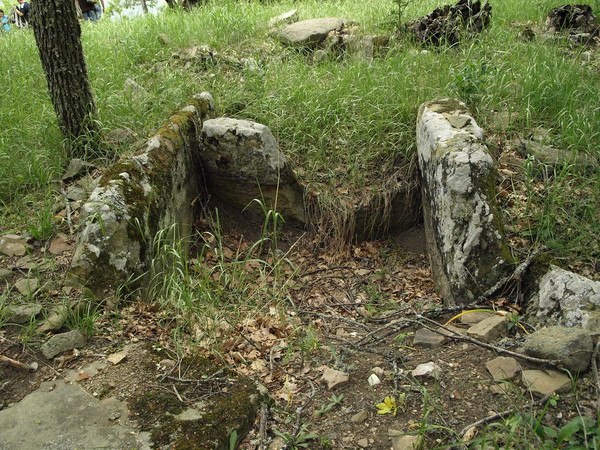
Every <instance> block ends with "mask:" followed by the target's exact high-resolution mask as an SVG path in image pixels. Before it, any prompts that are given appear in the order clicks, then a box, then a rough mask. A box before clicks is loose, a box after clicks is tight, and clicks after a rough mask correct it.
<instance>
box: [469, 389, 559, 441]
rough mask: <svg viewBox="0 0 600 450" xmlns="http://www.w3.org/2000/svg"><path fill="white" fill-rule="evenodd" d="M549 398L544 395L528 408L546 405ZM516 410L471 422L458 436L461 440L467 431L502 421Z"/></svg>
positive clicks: (512, 409) (514, 408) (508, 410)
mask: <svg viewBox="0 0 600 450" xmlns="http://www.w3.org/2000/svg"><path fill="white" fill-rule="evenodd" d="M550 397H551V394H549V395H546V396H544V397H543V398H541V399H539V400H536V401H535V402H532V403H531V404H530V407H534V406H537V405H542V404H544V403H546V402H547V401H548V399H549V398H550ZM517 410H519V408H518V407H516V406H515V407H512V408H509V409H507V410H506V411H502V412H501V413H498V414H494V415H493V416H488V417H484V418H483V419H480V420H478V421H477V422H473V423H471V424H469V425H467V426H466V427H464V428H463V429H462V430H460V432H459V433H458V435H459V436H460V437H461V439H462V438H463V437H464V436H465V434H466V433H467V431H469V430H470V429H471V428H475V427H478V426H480V425H485V424H486V423H490V422H493V421H494V420H498V419H504V418H505V417H506V416H509V415H511V414H513V413H514V412H515V411H517Z"/></svg>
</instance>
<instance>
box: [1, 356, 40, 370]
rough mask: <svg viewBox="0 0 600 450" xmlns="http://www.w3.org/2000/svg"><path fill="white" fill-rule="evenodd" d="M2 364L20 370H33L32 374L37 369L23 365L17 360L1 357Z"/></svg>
mask: <svg viewBox="0 0 600 450" xmlns="http://www.w3.org/2000/svg"><path fill="white" fill-rule="evenodd" d="M0 363H4V364H7V365H9V366H12V367H16V368H18V369H25V370H31V371H32V372H35V371H36V369H37V368H36V367H34V366H31V365H29V364H25V363H22V362H21V361H17V360H16V359H12V358H9V357H8V356H4V355H0Z"/></svg>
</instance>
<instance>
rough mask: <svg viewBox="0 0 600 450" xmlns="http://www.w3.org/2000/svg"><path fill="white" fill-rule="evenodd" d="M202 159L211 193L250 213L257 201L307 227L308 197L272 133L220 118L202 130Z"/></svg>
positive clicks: (236, 120) (234, 120) (252, 125)
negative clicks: (305, 208)
mask: <svg viewBox="0 0 600 450" xmlns="http://www.w3.org/2000/svg"><path fill="white" fill-rule="evenodd" d="M199 154H200V159H201V161H202V168H203V170H204V176H205V177H206V184H207V186H208V189H209V191H211V192H212V193H213V195H215V196H217V197H219V198H220V199H221V200H223V201H225V202H227V203H228V204H229V205H231V206H234V207H236V208H238V209H239V210H244V209H246V208H247V207H249V206H252V202H253V200H254V199H258V200H261V201H264V202H265V203H266V206H267V207H268V208H269V209H274V210H277V211H279V212H281V213H282V214H283V216H284V218H285V219H286V220H287V219H293V220H295V221H297V222H301V223H303V222H304V192H303V189H302V187H301V186H300V184H299V183H298V181H297V179H296V176H295V175H294V173H293V172H292V170H291V169H290V166H289V164H288V162H287V159H286V157H285V155H283V153H281V152H280V151H279V146H278V145H277V141H276V140H275V137H274V136H273V133H271V130H269V128H268V127H266V126H265V125H262V124H260V123H256V122H251V121H248V120H238V119H230V118H227V117H220V118H217V119H211V120H206V121H205V122H204V125H203V127H202V147H201V151H200V153H199Z"/></svg>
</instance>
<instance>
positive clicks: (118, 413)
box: [108, 409, 121, 421]
mask: <svg viewBox="0 0 600 450" xmlns="http://www.w3.org/2000/svg"><path fill="white" fill-rule="evenodd" d="M119 417H121V411H119V410H118V409H115V410H114V411H111V413H110V414H109V415H108V420H111V421H114V420H117V419H118V418H119Z"/></svg>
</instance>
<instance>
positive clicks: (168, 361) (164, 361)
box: [158, 359, 177, 369]
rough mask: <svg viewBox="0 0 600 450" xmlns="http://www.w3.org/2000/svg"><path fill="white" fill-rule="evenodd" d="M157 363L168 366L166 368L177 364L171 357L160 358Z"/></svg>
mask: <svg viewBox="0 0 600 450" xmlns="http://www.w3.org/2000/svg"><path fill="white" fill-rule="evenodd" d="M158 364H159V365H161V366H163V367H168V368H170V369H172V368H173V367H175V366H176V365H177V362H176V361H173V360H172V359H161V360H160V361H159V362H158Z"/></svg>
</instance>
